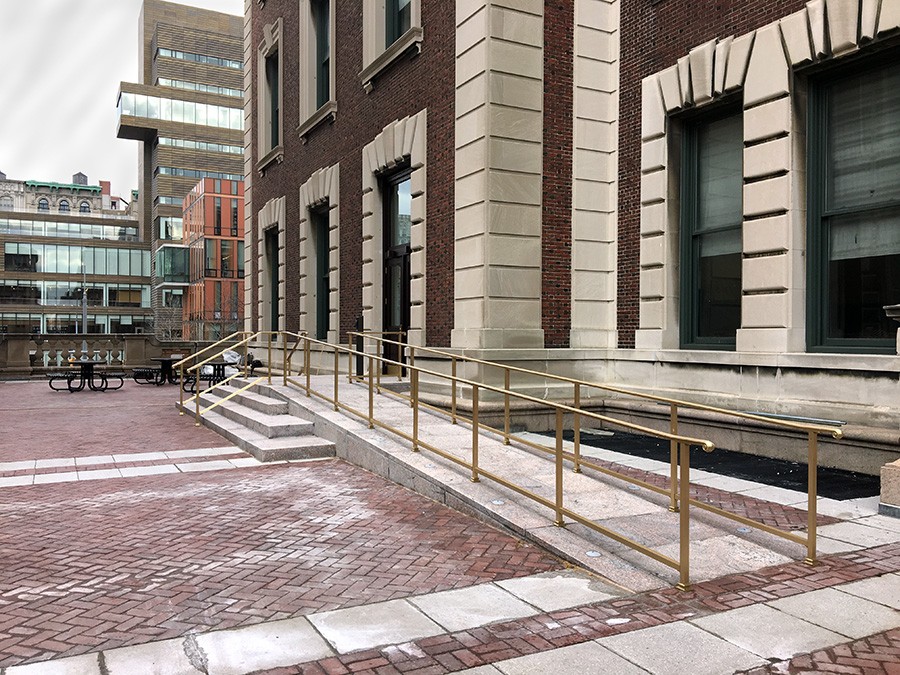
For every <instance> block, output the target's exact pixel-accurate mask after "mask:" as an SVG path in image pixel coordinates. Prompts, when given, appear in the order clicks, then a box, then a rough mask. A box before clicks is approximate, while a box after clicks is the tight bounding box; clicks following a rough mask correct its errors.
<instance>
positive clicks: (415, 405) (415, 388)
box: [410, 368, 419, 452]
mask: <svg viewBox="0 0 900 675" xmlns="http://www.w3.org/2000/svg"><path fill="white" fill-rule="evenodd" d="M410 375H411V376H412V382H411V383H410V389H411V390H412V409H413V452H418V451H419V371H418V370H416V369H414V368H413V369H411V370H410Z"/></svg>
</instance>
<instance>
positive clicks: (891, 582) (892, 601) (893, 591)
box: [841, 574, 900, 610]
mask: <svg viewBox="0 0 900 675" xmlns="http://www.w3.org/2000/svg"><path fill="white" fill-rule="evenodd" d="M841 591H842V592H844V593H849V594H850V595H855V596H857V597H860V598H865V599H866V600H871V601H872V602H877V603H879V604H882V605H887V606H888V607H893V608H894V609H897V610H900V574H886V575H885V576H883V577H878V578H876V579H863V580H861V581H854V582H853V583H850V584H844V585H843V586H841Z"/></svg>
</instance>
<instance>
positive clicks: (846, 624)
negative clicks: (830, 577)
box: [770, 588, 900, 638]
mask: <svg viewBox="0 0 900 675" xmlns="http://www.w3.org/2000/svg"><path fill="white" fill-rule="evenodd" d="M770 604H771V606H772V607H775V608H776V609H779V610H781V611H783V612H787V613H788V614H793V615H794V616H796V617H800V618H804V619H806V620H807V621H811V622H813V623H815V624H818V625H819V626H822V627H824V628H827V629H828V630H831V631H834V632H836V633H840V634H841V635H846V636H847V637H850V638H861V637H865V636H866V635H871V634H872V633H880V632H882V631H885V630H888V629H891V628H897V627H898V626H900V612H898V611H897V610H895V609H891V608H890V607H885V606H884V605H882V604H879V603H875V602H872V601H870V600H866V599H865V598H861V597H857V596H855V595H851V594H849V593H842V592H841V591H839V590H837V589H834V588H823V589H821V590H818V591H813V592H812V593H805V594H803V595H799V596H795V597H791V598H782V599H781V600H776V601H774V602H772V603H770Z"/></svg>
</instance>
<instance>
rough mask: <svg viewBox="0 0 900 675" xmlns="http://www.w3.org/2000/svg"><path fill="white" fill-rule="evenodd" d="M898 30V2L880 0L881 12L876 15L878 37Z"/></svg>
mask: <svg viewBox="0 0 900 675" xmlns="http://www.w3.org/2000/svg"><path fill="white" fill-rule="evenodd" d="M895 30H900V3H898V2H894V1H893V0H881V13H880V14H879V15H878V37H881V36H882V35H887V34H888V33H891V32H893V31H895Z"/></svg>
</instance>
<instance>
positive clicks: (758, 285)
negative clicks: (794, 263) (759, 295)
mask: <svg viewBox="0 0 900 675" xmlns="http://www.w3.org/2000/svg"><path fill="white" fill-rule="evenodd" d="M790 269H791V268H790V260H789V258H788V256H787V255H786V254H781V255H770V256H763V257H759V258H744V260H743V261H742V266H741V286H742V287H743V290H744V292H748V291H750V292H752V291H787V290H788V289H789V288H790V285H791V274H790Z"/></svg>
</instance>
